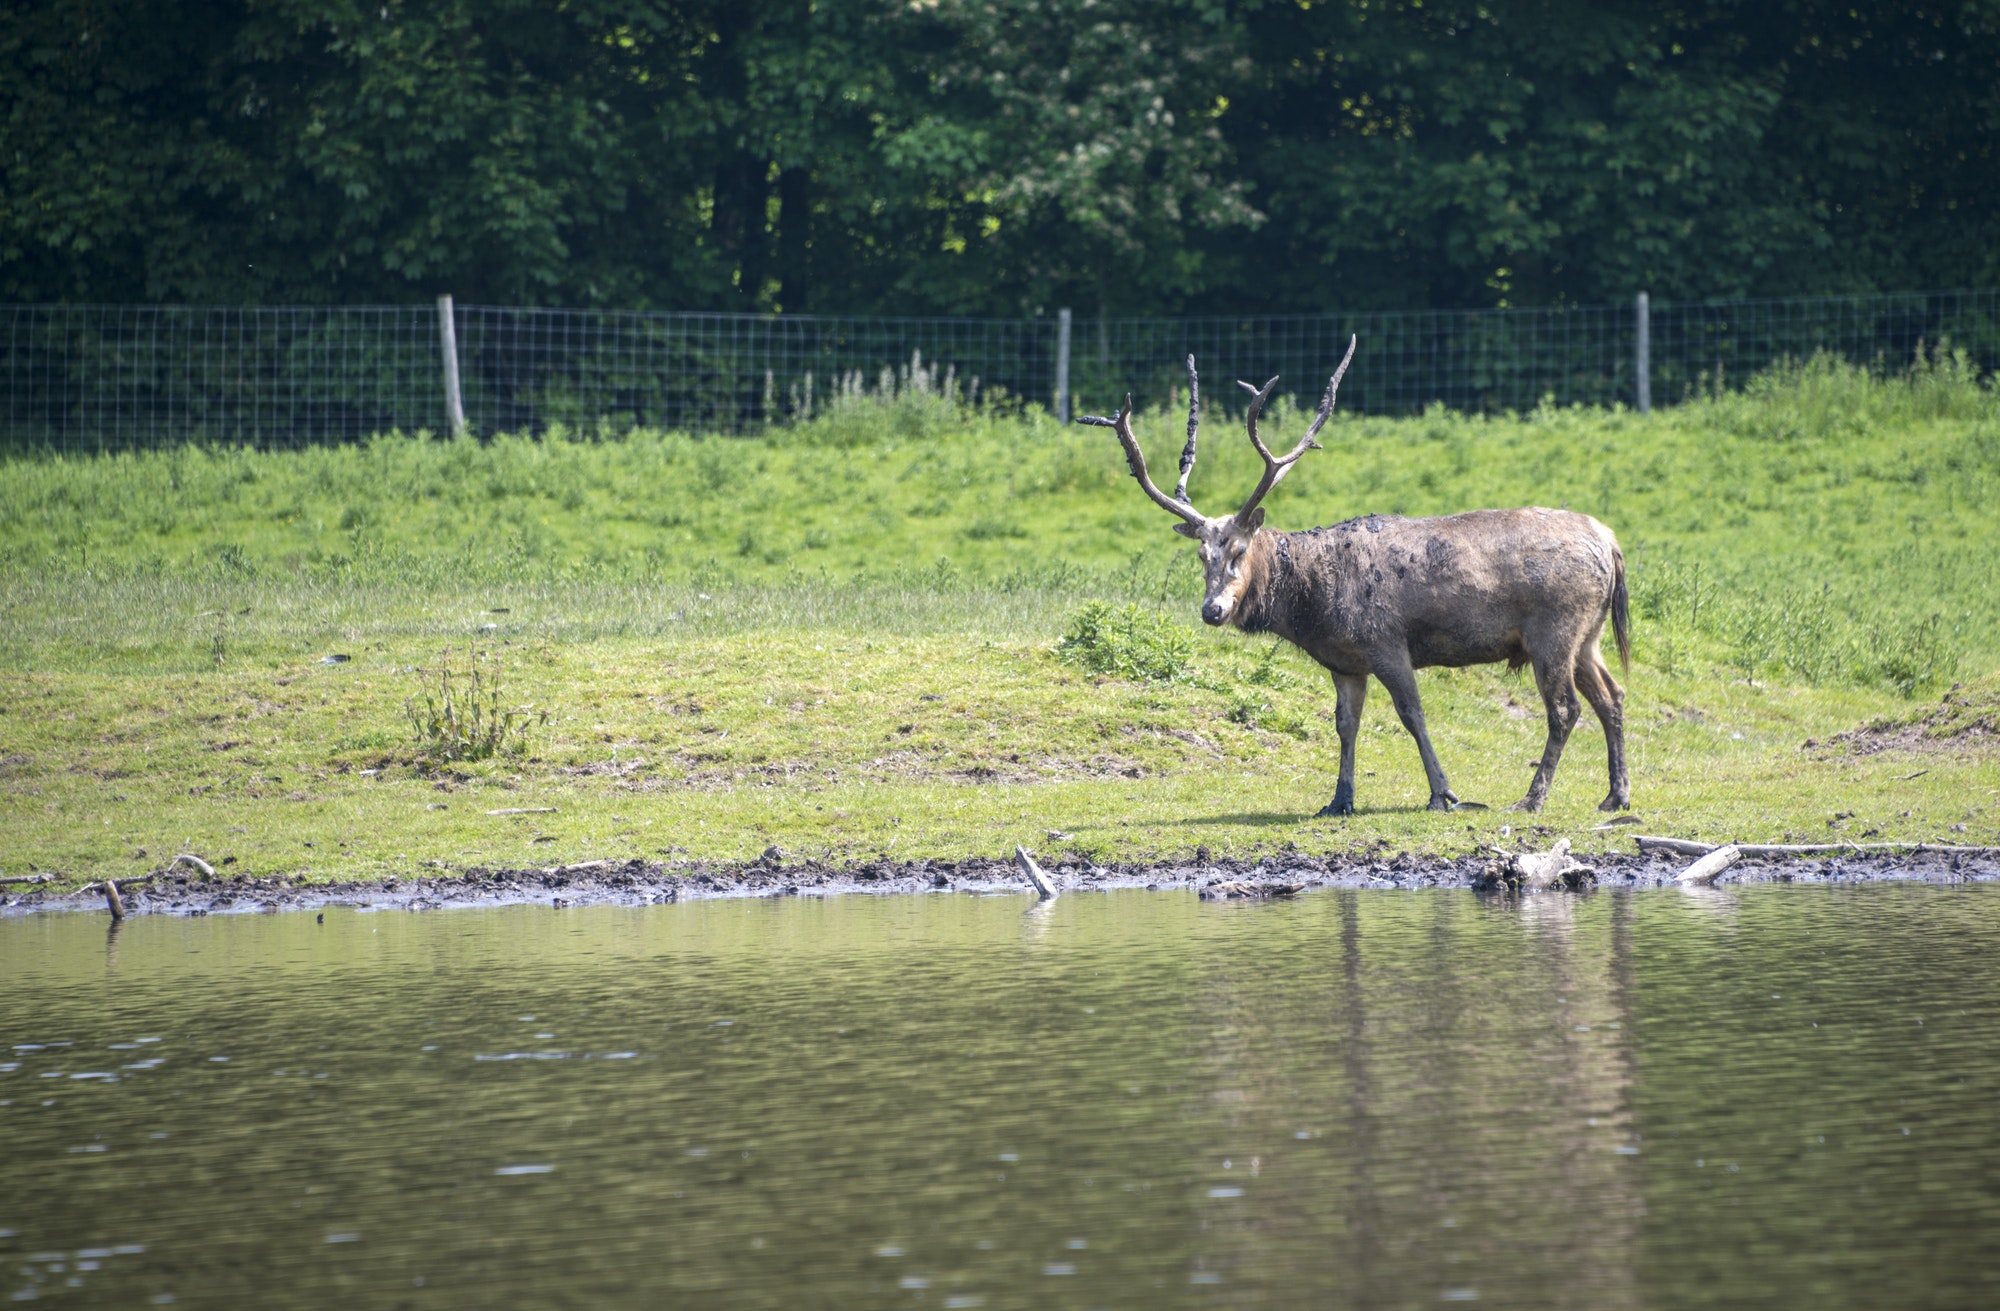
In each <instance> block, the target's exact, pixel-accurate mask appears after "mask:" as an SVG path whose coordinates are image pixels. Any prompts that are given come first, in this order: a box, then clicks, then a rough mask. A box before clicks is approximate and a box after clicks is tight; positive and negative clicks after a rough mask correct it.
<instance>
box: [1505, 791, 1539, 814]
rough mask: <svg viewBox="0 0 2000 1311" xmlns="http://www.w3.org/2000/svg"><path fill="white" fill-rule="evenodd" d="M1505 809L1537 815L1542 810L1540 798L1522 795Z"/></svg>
mask: <svg viewBox="0 0 2000 1311" xmlns="http://www.w3.org/2000/svg"><path fill="white" fill-rule="evenodd" d="M1507 809H1508V810H1510V811H1514V812H1516V813H1518V814H1522V815H1538V814H1540V813H1541V810H1542V798H1541V797H1535V796H1528V797H1522V798H1521V799H1520V800H1519V801H1516V802H1515V803H1514V804H1513V805H1511V806H1509V807H1507Z"/></svg>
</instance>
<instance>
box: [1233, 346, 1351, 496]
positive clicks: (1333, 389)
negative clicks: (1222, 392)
mask: <svg viewBox="0 0 2000 1311" xmlns="http://www.w3.org/2000/svg"><path fill="white" fill-rule="evenodd" d="M1358 340H1359V339H1358V338H1356V337H1353V336H1350V337H1349V338H1348V339H1347V354H1346V355H1344V356H1342V357H1341V361H1340V367H1339V368H1337V369H1335V370H1334V371H1333V378H1332V379H1331V380H1330V381H1329V382H1328V383H1327V384H1326V393H1325V395H1323V396H1321V397H1320V400H1319V412H1318V413H1317V414H1315V415H1313V421H1312V423H1311V425H1310V426H1308V427H1307V428H1306V434H1305V436H1303V437H1301V438H1299V444H1298V445H1297V446H1294V447H1293V448H1292V449H1291V453H1290V454H1288V455H1286V456H1285V457H1284V458H1283V459H1282V460H1281V459H1278V458H1277V457H1276V456H1273V455H1272V454H1271V451H1270V448H1268V447H1266V446H1265V445H1264V439H1263V438H1261V437H1259V436H1258V435H1257V418H1258V416H1259V415H1261V414H1262V413H1263V412H1264V403H1265V402H1266V401H1268V400H1270V399H1271V392H1272V391H1273V389H1275V388H1276V387H1277V385H1278V380H1277V379H1276V378H1273V379H1271V380H1270V381H1269V382H1267V383H1265V384H1264V385H1263V386H1262V387H1252V386H1251V385H1250V384H1249V383H1247V382H1239V383H1237V384H1236V385H1237V386H1239V387H1241V388H1242V389H1243V390H1245V391H1247V392H1249V393H1250V394H1251V401H1250V415H1249V418H1248V420H1247V421H1246V426H1247V427H1248V428H1249V430H1250V444H1251V445H1252V446H1254V447H1256V448H1257V454H1259V455H1261V456H1263V457H1264V476H1263V477H1262V478H1260V479H1258V480H1257V490H1256V491H1254V492H1252V493H1250V499H1249V500H1247V501H1245V502H1243V508H1242V509H1240V510H1238V511H1237V512H1236V517H1237V518H1238V519H1239V520H1240V519H1242V518H1243V516H1245V515H1247V514H1249V513H1250V512H1251V511H1252V510H1254V509H1256V508H1257V504H1258V502H1260V501H1262V500H1263V499H1264V497H1265V496H1266V495H1267V494H1268V493H1269V492H1270V490H1271V489H1272V488H1273V487H1276V486H1277V485H1278V483H1279V482H1280V481H1282V480H1283V479H1284V476H1285V475H1286V474H1288V473H1290V472H1291V470H1292V466H1293V465H1295V464H1297V463H1298V462H1299V460H1300V458H1301V457H1302V456H1304V455H1305V453H1306V452H1307V451H1317V450H1319V449H1320V444H1319V443H1318V442H1317V441H1315V440H1313V439H1314V438H1316V437H1318V436H1319V430H1320V429H1321V428H1324V427H1325V426H1326V421H1327V420H1328V419H1330V418H1332V417H1333V401H1334V397H1335V396H1336V395H1338V394H1339V392H1340V380H1341V379H1342V378H1344V377H1346V376H1347V366H1348V365H1349V364H1350V363H1352V362H1353V360H1354V347H1355V345H1356V344H1357V342H1358Z"/></svg>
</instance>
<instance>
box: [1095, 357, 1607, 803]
mask: <svg viewBox="0 0 2000 1311" xmlns="http://www.w3.org/2000/svg"><path fill="white" fill-rule="evenodd" d="M1354 345H1355V343H1354V342H1352V341H1350V342H1349V343H1348V347H1347V355H1346V358H1344V359H1342V360H1341V362H1340V368H1339V369H1338V370H1337V371H1336V372H1335V373H1334V375H1333V378H1332V380H1331V381H1329V382H1328V383H1327V387H1326V393H1325V395H1324V396H1323V397H1321V399H1320V403H1319V411H1318V412H1317V413H1316V414H1315V415H1314V416H1313V420H1312V423H1311V425H1310V426H1309V427H1307V429H1306V432H1305V436H1303V437H1301V438H1300V439H1299V442H1298V445H1296V446H1294V447H1293V448H1292V449H1291V451H1290V453H1288V454H1287V455H1285V456H1284V457H1283V458H1282V459H1281V458H1279V457H1277V456H1274V455H1272V454H1271V452H1270V450H1269V449H1268V448H1266V447H1265V445H1264V442H1263V440H1262V439H1261V438H1260V437H1259V436H1258V435H1257V420H1258V418H1259V416H1261V415H1262V413H1263V411H1264V407H1265V404H1266V403H1267V402H1268V401H1269V400H1270V399H1271V394H1272V392H1273V391H1274V390H1275V389H1276V388H1277V385H1278V380H1277V379H1276V378H1273V379H1271V380H1270V381H1269V382H1267V383H1265V384H1264V385H1263V386H1262V387H1252V386H1251V385H1250V384H1249V383H1247V382H1246V383H1239V384H1238V385H1239V386H1241V387H1242V388H1243V389H1244V390H1245V391H1247V392H1249V393H1250V410H1249V416H1248V418H1247V420H1246V423H1247V426H1248V428H1249V432H1250V445H1251V446H1252V447H1254V448H1255V449H1256V451H1257V454H1258V455H1260V456H1262V457H1263V460H1264V476H1263V477H1262V478H1260V479H1259V480H1258V482H1257V487H1256V490H1255V491H1253V492H1251V493H1250V499H1249V500H1247V501H1245V502H1244V503H1243V506H1242V508H1241V509H1239V510H1237V511H1236V513H1234V514H1229V515H1223V516H1222V517H1220V518H1215V519H1211V518H1209V517H1208V516H1206V515H1204V514H1202V513H1200V512H1199V511H1197V510H1196V509H1195V508H1194V506H1193V505H1192V504H1191V503H1189V501H1188V495H1187V482H1188V475H1189V474H1190V473H1191V472H1193V470H1194V462H1195V433H1196V428H1197V426H1198V424H1199V419H1200V407H1201V395H1200V384H1199V380H1198V379H1197V378H1196V375H1195V368H1194V357H1193V356H1192V355H1190V356H1189V357H1188V361H1187V364H1188V426H1187V446H1186V447H1185V448H1184V449H1183V451H1182V452H1181V465H1180V474H1181V476H1180V483H1179V485H1178V486H1176V487H1175V488H1174V494H1173V495H1172V496H1171V497H1170V496H1168V495H1167V494H1166V493H1164V492H1162V491H1161V490H1160V489H1159V488H1158V487H1155V486H1154V485H1153V480H1152V479H1151V478H1150V477H1148V476H1147V474H1146V457H1145V456H1144V455H1143V454H1142V453H1141V452H1140V450H1139V441H1138V439H1137V438H1136V437H1134V436H1133V434H1132V398H1131V396H1129V395H1128V396H1126V398H1125V408H1124V409H1122V410H1120V411H1119V412H1118V414H1117V416H1116V417H1115V418H1104V417H1096V416H1092V417H1085V418H1082V419H1080V420H1079V422H1081V423H1087V424H1093V425H1096V426H1098V427H1102V428H1110V429H1111V430H1112V431H1113V432H1115V433H1116V434H1117V436H1118V442H1119V444H1120V445H1121V446H1123V447H1124V448H1125V459H1126V462H1127V463H1128V464H1130V465H1131V468H1132V476H1133V477H1134V478H1136V479H1138V481H1139V486H1140V487H1141V488H1142V489H1144V491H1145V493H1146V495H1148V496H1150V497H1151V498H1152V499H1153V500H1154V502H1155V503H1156V504H1158V505H1159V507H1160V508H1161V509H1163V510H1166V511H1167V512H1169V513H1170V514H1174V515H1176V516H1178V517H1179V518H1180V519H1181V520H1182V521H1183V522H1181V523H1178V524H1175V525H1174V531H1175V532H1177V533H1179V534H1181V535H1182V536H1183V537H1192V538H1193V539H1194V540H1195V541H1196V542H1198V543H1200V547H1201V563H1202V568H1203V570H1204V571H1205V573H1206V575H1207V596H1206V598H1205V599H1204V600H1203V602H1202V607H1201V617H1202V619H1203V620H1204V621H1205V622H1207V623H1209V624H1211V625H1217V626H1219V625H1222V624H1234V625H1235V626H1236V627H1238V628H1240V629H1242V630H1243V631H1244V632H1247V633H1275V634H1277V635H1278V636H1279V637H1282V638H1284V639H1285V640H1286V641H1288V642H1291V643H1292V644H1293V645H1295V646H1297V647H1299V648H1300V649H1301V650H1303V651H1304V652H1305V653H1306V654H1307V655H1309V656H1311V657H1312V658H1313V659H1314V660H1317V661H1318V662H1319V663H1320V664H1322V665H1324V666H1325V667H1326V668H1327V670H1328V671H1330V672H1331V673H1332V674H1333V685H1334V690H1335V711H1334V719H1335V724H1336V727H1337V728H1338V729H1339V732H1340V782H1339V784H1338V785H1337V786H1336V788H1335V790H1334V794H1333V800H1332V801H1330V802H1328V803H1327V805H1326V808H1325V809H1323V810H1321V811H1320V812H1319V813H1320V814H1321V815H1323V816H1324V815H1351V814H1353V813H1354V739H1355V735H1356V733H1357V732H1358V731H1359V729H1360V726H1361V705H1362V701H1363V699H1364V698H1365V697H1366V695H1367V692H1368V676H1369V675H1370V674H1373V675H1374V676H1375V678H1376V680H1377V681H1379V682H1380V683H1381V684H1382V686H1383V687H1384V688H1386V689H1388V692H1389V699H1390V700H1391V701H1392V702H1394V703H1395V706H1396V714H1397V715H1398V716H1399V717H1400V718H1401V719H1402V721H1403V727H1404V728H1406V729H1408V730H1409V731H1410V736H1411V737H1414V738H1415V739H1416V740H1417V753H1418V754H1419V755H1420V756H1422V757H1423V762H1424V774H1425V776H1426V777H1427V778H1428V779H1429V782H1430V789H1431V797H1430V809H1432V810H1451V809H1454V808H1455V807H1458V806H1460V805H1470V804H1471V803H1464V802H1461V801H1460V800H1459V798H1458V797H1457V796H1456V795H1454V794H1453V792H1452V790H1451V784H1450V783H1449V782H1448V781H1447V780H1446V779H1445V773H1444V768H1443V767H1442V766H1441V765H1439V764H1438V758H1437V752H1436V751H1434V750H1432V748H1431V739H1430V734H1429V733H1428V732H1426V731H1425V728H1424V708H1423V703H1422V702H1421V701H1420V700H1419V699H1418V696H1417V677H1416V671H1417V670H1419V669H1425V668H1430V667H1432V666H1443V667H1446V668H1451V669H1458V668H1463V667H1465V666H1467V665H1481V664H1492V663H1495V662H1498V661H1501V660H1504V661H1506V662H1507V664H1508V667H1509V668H1511V669H1519V668H1520V667H1521V666H1522V665H1532V666H1533V668H1534V671H1535V685H1536V687H1537V688H1539V689H1540V691H1541V694H1542V704H1543V705H1544V706H1545V707H1547V710H1548V726H1549V736H1548V742H1547V744H1546V745H1545V746H1544V747H1543V748H1542V759H1541V762H1540V764H1539V765H1537V767H1536V769H1535V777H1534V780H1533V782H1531V783H1530V784H1529V785H1528V795H1527V796H1525V797H1523V798H1522V799H1521V800H1520V801H1519V802H1518V803H1516V805H1515V806H1514V809H1516V810H1531V811H1532V810H1540V809H1541V808H1542V803H1543V802H1544V801H1546V800H1547V799H1548V793H1549V784H1550V782H1551V781H1552V780H1553V779H1554V778H1555V773H1556V765H1557V764H1558V763H1559V762H1560V761H1561V760H1562V753H1563V747H1564V745H1566V744H1567V743H1568V741H1569V735H1570V730H1571V729H1572V728H1574V727H1575V725H1576V720H1577V715H1578V713H1579V712H1580V707H1579V705H1578V703H1577V693H1578V692H1579V691H1581V692H1582V694H1583V697H1584V698H1585V699H1586V700H1588V701H1589V702H1590V706H1591V709H1592V710H1594V711H1596V712H1597V718H1598V719H1599V720H1600V721H1601V722H1602V723H1603V725H1604V738H1605V744H1606V747H1607V749H1608V750H1609V752H1610V757H1611V793H1610V795H1609V796H1607V797H1605V799H1604V801H1603V803H1602V804H1601V805H1600V806H1599V807H1598V808H1599V809H1600V810H1625V809H1629V808H1630V806H1631V804H1632V785H1631V781H1630V779H1629V778H1628V777H1627V776H1626V772H1625V713H1624V703H1625V689H1623V688H1622V687H1620V686H1619V685H1618V682H1617V680H1616V679H1614V678H1612V677H1611V670H1610V669H1609V668H1607V667H1606V665H1605V663H1604V657H1603V655H1602V654H1601V653H1600V652H1599V650H1598V639H1599V637H1600V636H1601V634H1602V633H1603V631H1604V621H1605V619H1606V617H1607V616H1608V617H1609V618H1610V620H1611V624H1612V628H1613V630H1614V632H1615V633H1616V634H1617V639H1618V657H1619V661H1620V663H1621V664H1624V665H1628V666H1629V664H1630V663H1631V640H1630V635H1629V629H1630V625H1631V619H1630V613H1629V607H1628V603H1627V599H1626V594H1625V557H1624V555H1623V553H1622V552H1620V551H1619V549H1618V539H1617V538H1616V537H1614V536H1613V535H1612V533H1611V530H1610V529H1609V528H1606V527H1605V526H1604V525H1603V524H1601V523H1599V522H1598V521H1597V520H1595V519H1593V518H1591V517H1590V516H1589V515H1587V514H1577V513H1574V512H1572V511H1569V510H1543V509H1525V510H1474V511H1472V512H1470V513H1468V514H1453V515H1446V516H1443V517H1441V518H1435V519H1405V518H1402V517H1400V516H1395V515H1379V514H1371V515H1366V516H1364V517H1362V518H1359V519H1349V520H1348V521H1347V522H1346V523H1341V524H1335V525H1334V526H1333V527H1331V528H1312V529H1308V530H1307V531H1305V532H1299V533H1281V532H1278V531H1276V530H1275V529H1270V528H1266V527H1265V526H1264V510H1263V505H1262V502H1263V500H1264V498H1265V497H1266V496H1267V495H1269V494H1270V492H1271V489H1272V488H1274V487H1276V486H1277V485H1278V483H1279V482H1281V481H1282V480H1283V479H1284V477H1285V475H1286V474H1287V473H1289V472H1290V471H1291V468H1292V466H1293V465H1294V464H1296V463H1298V461H1299V459H1300V457H1301V456H1303V455H1304V454H1305V453H1306V452H1307V451H1313V450H1319V449H1321V447H1320V444H1319V442H1318V441H1316V440H1315V439H1316V438H1317V437H1318V436H1319V432H1320V429H1321V428H1323V427H1325V426H1326V421H1327V420H1328V419H1329V418H1330V417H1332V415H1333V404H1334V396H1335V394H1336V393H1337V392H1338V391H1339V389H1340V380H1341V377H1342V376H1343V375H1344V374H1346V372H1347V366H1348V364H1349V362H1350V361H1352V360H1353V359H1354Z"/></svg>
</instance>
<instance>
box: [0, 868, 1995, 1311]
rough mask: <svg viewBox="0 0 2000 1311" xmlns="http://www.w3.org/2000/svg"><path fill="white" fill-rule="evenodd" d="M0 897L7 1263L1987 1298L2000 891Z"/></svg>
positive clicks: (1140, 1301)
mask: <svg viewBox="0 0 2000 1311" xmlns="http://www.w3.org/2000/svg"><path fill="white" fill-rule="evenodd" d="M1030 907H1031V903H1030V902H1029V901H1028V900H1027V899H1026V898H1023V897H1017V896H994V897H976V896H968V895H954V894H940V895H933V896H915V897H863V896H851V897H843V898H829V899H815V898H779V899H768V900H734V901H711V902H698V903H692V904H682V905H673V906H655V907H647V908H615V907H596V908H588V909H566V910H551V909H550V908H548V907H545V906H515V907H508V908H500V909H489V910H464V911H446V912H430V913H422V914H411V913H405V912H381V913H361V912H357V911H353V910H345V909H334V910H329V911H327V912H326V914H325V919H324V923H320V922H318V921H316V919H315V917H314V916H313V915H312V914H278V915H263V916H254V915H244V916H213V917H208V918H169V917H164V916H155V917H141V918H137V919H134V920H130V921H128V922H126V923H125V924H124V925H123V926H122V928H121V929H120V930H119V931H118V932H117V933H116V934H114V935H110V936H107V924H108V921H107V919H106V918H105V917H102V916H87V915H80V914H49V915H37V916H31V917H25V918H17V919H11V920H0V1048H4V1050H0V1133H3V1134H4V1139H0V1141H4V1144H5V1150H4V1152H0V1298H4V1297H9V1296H13V1297H19V1298H22V1299H37V1298H49V1299H65V1300H68V1301H70V1302H73V1303H76V1304H107V1305H108V1304H116V1305H121V1306H130V1305H145V1304H148V1303H149V1302H152V1303H161V1304H165V1303H169V1302H173V1303H177V1304H181V1305H198V1306H209V1305H213V1306H223V1305H250V1304H255V1305H260V1306H266V1307H272V1306H329V1305H356V1304H360V1303H362V1302H364V1301H365V1302H366V1303H367V1304H370V1305H383V1306H396V1305H407V1306H412V1307H416V1306H424V1305H436V1306H470V1305H480V1306H537V1307H540V1306H578V1307H584V1306H588V1307H613V1306H632V1307H638V1306H649V1307H650V1306H717V1307H721V1306H729V1307H792V1306H797V1305H801V1304H813V1305H824V1306H857V1307H859V1306H867V1307H876V1306H889V1307H897V1306H907V1307H989V1308H1005V1307H1037V1308H1040V1307H1076V1308H1086V1307H1114V1306H1125V1307H1214V1306H1228V1307H1236V1306H1305V1305H1311V1306H1315V1307H1334V1308H1343V1307H1356V1308H1360V1307H1370V1308H1373V1307H1401V1306H1427V1305H1433V1304H1436V1303H1439V1302H1477V1303H1480V1304H1484V1305H1490V1306H1533V1307H1550V1306H1555V1307H1563V1306H1575V1307H1590V1308H1607V1307H1612V1308H1615V1307H1637V1306H1642V1305H1649V1306H1692V1305H1703V1306H1744V1307H1749V1306H1757V1307H1812V1308H1830V1307H1849V1306H1852V1307H1883V1306H1898V1307H1956V1306H1964V1307H1974V1306H1989V1305H1993V1304H1995V1303H1996V1302H2000V1239H1996V1235H2000V1137H1997V1136H1996V1134H1995V1132H1994V1111H1995V1106H1996V1098H1995V1093H1996V1086H1995V1085H1996V1081H1997V1080H1996V1076H2000V887H1991V886H1971V887H1960V888H1940V887H1912V886H1894V885H1890V886H1870V887H1858V888H1856V887H1847V888H1827V887H1821V888H1787V887H1752V888H1745V889H1742V890H1739V891H1728V892H1723V891H1716V892H1706V893H1698V894H1680V893H1675V892H1637V893H1613V892H1603V893H1597V894H1594V895H1586V896H1580V897H1576V896H1569V895H1564V894H1547V895H1542V896H1538V897H1531V898H1528V899H1525V900H1524V901H1522V902H1519V903H1513V902H1505V901H1499V900H1488V899H1482V898H1480V897H1477V896H1474V895H1472V894H1469V893H1465V892H1451V891H1431V892H1325V893H1318V894H1313V895H1309V896H1305V897H1301V898H1299V899H1297V900H1295V901H1292V902H1286V903H1264V904H1252V905H1215V904H1205V903H1200V902H1197V901H1196V900H1195V899H1194V897H1193V896H1192V895H1190V894H1185V893H1164V892H1150V893H1149V892H1141V891H1134V892H1117V893H1105V894H1089V895H1072V896H1067V897H1063V898H1061V899H1060V900H1058V901H1055V902H1053V903H1050V904H1046V905H1043V906H1039V907H1033V908H1030Z"/></svg>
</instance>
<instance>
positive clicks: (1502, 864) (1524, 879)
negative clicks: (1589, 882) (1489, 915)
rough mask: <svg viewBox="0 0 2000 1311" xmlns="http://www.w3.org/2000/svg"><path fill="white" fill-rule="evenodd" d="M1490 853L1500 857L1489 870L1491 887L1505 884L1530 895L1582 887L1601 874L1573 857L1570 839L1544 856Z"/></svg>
mask: <svg viewBox="0 0 2000 1311" xmlns="http://www.w3.org/2000/svg"><path fill="white" fill-rule="evenodd" d="M1487 850H1488V851H1490V852H1492V853H1493V854H1494V855H1496V856H1498V857H1499V859H1498V860H1496V861H1495V862H1494V863H1493V864H1492V865H1491V866H1489V867H1488V868H1487V871H1486V876H1487V880H1488V886H1492V885H1493V884H1505V885H1507V886H1508V887H1512V888H1519V889H1521V890H1523V891H1526V892H1538V891H1540V890H1541V889H1543V888H1546V887H1551V886H1553V885H1554V884H1556V883H1561V884H1563V885H1564V886H1566V887H1571V888H1575V887H1579V886H1581V885H1582V883H1583V882H1584V878H1585V876H1588V877H1591V878H1595V877H1596V876H1597V871H1596V870H1595V869H1593V868H1592V867H1591V866H1589V865H1584V864H1580V863H1578V862H1577V861H1576V860H1575V859H1573V858H1572V857H1571V856H1570V854H1569V839H1568V838H1558V839H1556V844H1555V845H1554V846H1553V847H1550V848H1549V849H1548V850H1547V851H1544V852H1533V851H1521V852H1511V851H1502V850H1501V849H1500V848H1498V847H1488V848H1487Z"/></svg>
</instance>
